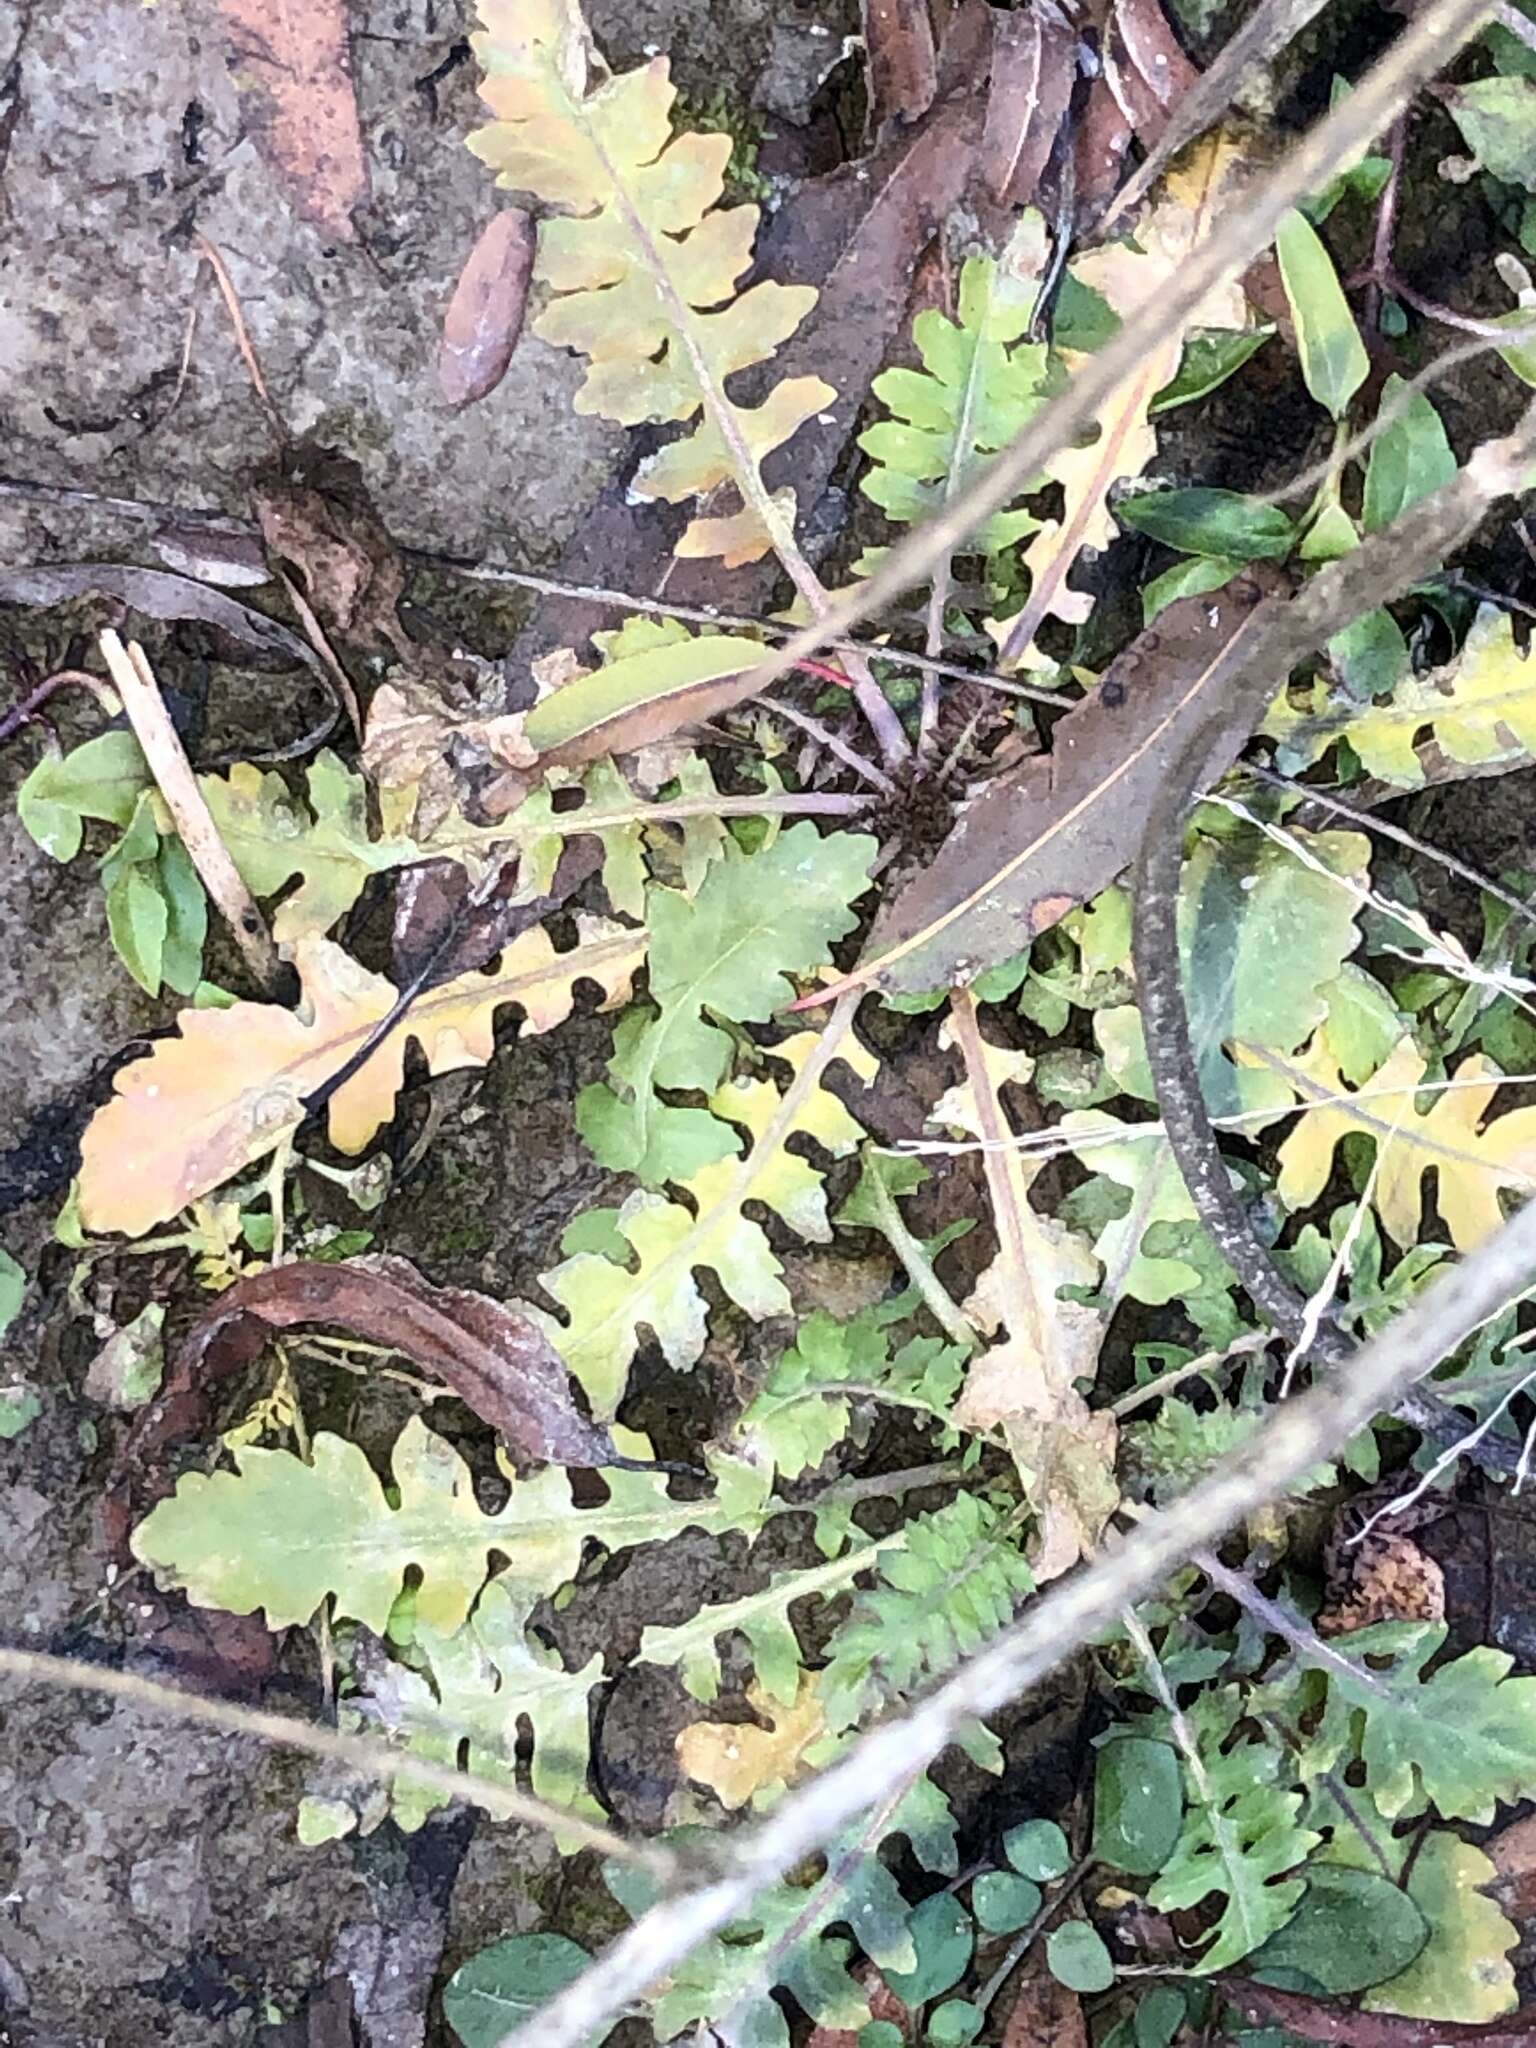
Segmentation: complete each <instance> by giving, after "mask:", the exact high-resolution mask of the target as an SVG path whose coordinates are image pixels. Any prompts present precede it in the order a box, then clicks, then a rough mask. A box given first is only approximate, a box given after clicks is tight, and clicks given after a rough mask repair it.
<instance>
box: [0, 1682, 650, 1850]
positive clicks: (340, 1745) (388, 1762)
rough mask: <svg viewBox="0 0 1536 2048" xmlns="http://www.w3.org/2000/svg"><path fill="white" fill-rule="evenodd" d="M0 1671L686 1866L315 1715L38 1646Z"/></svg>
mask: <svg viewBox="0 0 1536 2048" xmlns="http://www.w3.org/2000/svg"><path fill="white" fill-rule="evenodd" d="M0 1677H5V1678H9V1679H11V1680H13V1681H14V1682H15V1683H16V1684H18V1685H35V1684H46V1685H56V1686H62V1687H64V1688H65V1689H66V1690H67V1691H70V1692H85V1693H96V1694H97V1695H99V1696H100V1697H102V1698H105V1699H113V1700H121V1701H123V1702H124V1703H125V1704H126V1705H128V1706H133V1707H142V1708H143V1709H144V1711H145V1712H146V1713H150V1714H162V1715H165V1716H166V1717H168V1718H169V1719H171V1720H176V1721H192V1722H196V1723H199V1724H201V1726H203V1727H205V1728H221V1729H223V1730H224V1731H225V1732H226V1733H228V1734H230V1735H248V1736H254V1737H256V1738H257V1739H258V1740H259V1741H262V1742H270V1743H272V1744H274V1745H275V1746H276V1747H277V1748H279V1749H296V1750H301V1751H303V1752H304V1753H305V1754H306V1755H308V1756H315V1757H319V1758H321V1759H322V1761H324V1762H326V1763H336V1764H341V1765H344V1766H345V1767H346V1768H347V1769H348V1770H355V1771H358V1772H361V1773H363V1774H364V1775H366V1776H368V1777H370V1778H378V1779H382V1780H384V1781H386V1782H397V1781H399V1782H406V1783H411V1784H417V1785H426V1786H429V1787H430V1788H431V1789H432V1791H434V1792H441V1793H443V1794H444V1795H445V1797H447V1798H449V1799H472V1800H474V1802H475V1803H476V1805H478V1806H483V1807H484V1808H485V1809H486V1811H487V1812H488V1813H491V1814H494V1815H495V1817H496V1818H497V1819H498V1820H515V1821H521V1822H523V1823H524V1824H525V1825H526V1826H529V1827H537V1828H544V1829H546V1830H548V1831H549V1832H552V1833H558V1834H560V1835H562V1836H567V1837H569V1838H570V1839H571V1840H572V1841H577V1842H580V1843H581V1844H582V1845H583V1846H584V1847H586V1848H589V1849H598V1850H600V1851H601V1852H602V1854H603V1855H605V1856H616V1857H618V1858H619V1859H620V1860H621V1861H623V1862H625V1863H634V1864H638V1865H639V1866H640V1867H641V1868H643V1869H646V1870H650V1871H652V1872H654V1874H655V1875H656V1876H657V1877H658V1878H659V1879H661V1880H662V1881H663V1882H664V1883H667V1882H672V1881H674V1880H675V1879H676V1878H677V1876H678V1875H679V1873H680V1871H681V1869H682V1868H683V1865H682V1863H681V1861H680V1859H679V1858H678V1857H677V1856H675V1855H674V1854H673V1853H672V1852H671V1851H670V1850H668V1849H663V1848H659V1847H656V1846H653V1845H652V1844H650V1843H645V1842H630V1841H626V1840H625V1838H624V1837H623V1836H622V1835H616V1834H615V1833H614V1832H613V1830H612V1829H611V1828H605V1827H600V1826H599V1825H598V1824H597V1823H596V1822H595V1821H591V1820H588V1819H587V1818H586V1817H585V1815H583V1814H579V1813H571V1812H569V1811H568V1810H567V1809H566V1808H565V1807H562V1806H552V1805H551V1804H550V1803H549V1801H548V1800H547V1799H537V1798H535V1797H534V1796H533V1794H532V1793H529V1792H520V1791H518V1789H517V1787H516V1786H515V1785H507V1784H504V1783H503V1782H502V1781H501V1780H500V1779H499V1778H486V1777H482V1776H480V1775H478V1774H477V1773H476V1772H474V1771H455V1770H450V1769H449V1768H448V1766H447V1765H446V1764H437V1763H432V1762H431V1761H430V1760H429V1759H427V1758H426V1757H418V1756H412V1755H410V1753H409V1752H408V1751H406V1750H402V1749H397V1748H395V1747H394V1745H393V1744H392V1743H388V1742H383V1741H381V1740H380V1739H379V1738H378V1737H377V1736H372V1735H342V1734H338V1732H337V1731H336V1730H335V1729H334V1728H322V1727H320V1726H318V1725H317V1724H316V1723H314V1722H312V1721H296V1720H295V1719H294V1718H293V1717H292V1716H291V1715H289V1714H269V1713H266V1712H264V1711H263V1710H261V1709H260V1708H257V1707H245V1706H239V1705H237V1704H236V1703H235V1702H234V1701H233V1700H216V1699H209V1698H208V1697H207V1696H206V1695H205V1694H203V1693H195V1692H187V1691H185V1690H183V1688H182V1687H180V1686H176V1685H162V1684H161V1683H160V1682H159V1680H158V1679H153V1678H144V1677H141V1676H140V1675H139V1674H138V1673H137V1672H134V1671H112V1670H109V1669H108V1668H107V1667H106V1666H105V1665H102V1664H85V1663H82V1662H80V1661H79V1660H78V1659H76V1658H73V1657H55V1656H51V1655H49V1654H48V1653H46V1652H44V1651H42V1650H18V1649H12V1648H10V1647H8V1646H7V1645H5V1644H0Z"/></svg>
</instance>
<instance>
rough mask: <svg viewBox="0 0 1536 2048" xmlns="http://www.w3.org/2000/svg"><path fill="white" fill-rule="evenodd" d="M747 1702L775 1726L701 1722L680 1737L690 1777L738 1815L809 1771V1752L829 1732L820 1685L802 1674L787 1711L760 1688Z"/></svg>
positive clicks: (683, 1761) (679, 1755)
mask: <svg viewBox="0 0 1536 2048" xmlns="http://www.w3.org/2000/svg"><path fill="white" fill-rule="evenodd" d="M747 1698H748V1700H749V1701H750V1703H751V1705H752V1707H753V1708H754V1709H755V1711H756V1712H757V1713H759V1714H761V1715H762V1716H763V1717H764V1719H765V1720H768V1721H771V1722H772V1724H773V1725H772V1727H771V1728H758V1727H755V1726H754V1725H753V1724H752V1723H751V1722H749V1721H695V1722H694V1723H693V1725H692V1727H690V1728H685V1729H684V1730H683V1731H682V1733H681V1734H680V1735H679V1736H678V1738H677V1760H678V1762H679V1763H680V1764H681V1765H682V1768H683V1770H684V1772H685V1773H686V1774H687V1776H688V1777H690V1778H694V1779H696V1780H697V1781H698V1783H699V1784H701V1785H707V1786H708V1787H709V1788H710V1790H711V1791H712V1792H713V1793H714V1795H715V1797H716V1798H717V1799H718V1800H719V1801H720V1804H721V1805H722V1806H724V1807H726V1808H728V1809H729V1810H730V1811H731V1812H732V1813H734V1812H735V1811H736V1809H737V1808H738V1807H742V1806H745V1805H746V1804H747V1803H748V1801H749V1800H752V1799H754V1798H756V1796H757V1795H758V1793H760V1792H763V1791H765V1790H767V1788H768V1787H769V1786H771V1785H787V1784H789V1783H791V1782H792V1781H793V1780H794V1779H795V1778H797V1777H798V1776H799V1775H800V1774H801V1772H802V1771H803V1769H804V1767H805V1753H806V1751H807V1750H808V1749H809V1748H810V1747H811V1745H812V1743H814V1742H816V1741H818V1740H819V1739H820V1738H821V1737H822V1736H823V1735H825V1733H826V1732H827V1724H826V1719H825V1716H824V1715H823V1713H822V1710H821V1700H820V1697H819V1696H818V1693H817V1690H816V1681H815V1679H814V1678H813V1677H812V1676H811V1674H810V1673H809V1672H802V1673H801V1675H800V1690H799V1692H798V1693H797V1694H796V1696H795V1702H794V1705H793V1706H789V1707H785V1706H781V1705H780V1704H779V1703H778V1702H777V1701H775V1700H771V1699H769V1698H768V1696H767V1694H766V1693H764V1692H763V1691H762V1690H761V1689H760V1688H759V1687H758V1686H755V1685H754V1686H749V1687H748V1689H747Z"/></svg>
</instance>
